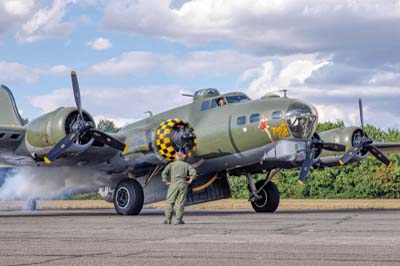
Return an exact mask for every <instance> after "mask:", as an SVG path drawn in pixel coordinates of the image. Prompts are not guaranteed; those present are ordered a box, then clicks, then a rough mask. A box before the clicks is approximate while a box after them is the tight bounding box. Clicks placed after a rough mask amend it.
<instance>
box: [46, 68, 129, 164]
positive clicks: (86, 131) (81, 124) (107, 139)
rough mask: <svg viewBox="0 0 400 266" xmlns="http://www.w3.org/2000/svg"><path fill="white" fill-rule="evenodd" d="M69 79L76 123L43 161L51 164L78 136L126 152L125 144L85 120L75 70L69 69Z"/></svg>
mask: <svg viewBox="0 0 400 266" xmlns="http://www.w3.org/2000/svg"><path fill="white" fill-rule="evenodd" d="M71 81H72V89H73V91H74V98H75V103H76V107H77V109H78V112H79V117H78V121H77V125H76V128H75V130H74V131H73V132H71V133H69V134H68V135H66V136H65V137H64V138H63V139H61V140H60V141H59V142H58V143H57V144H56V145H55V146H54V147H53V148H52V149H51V150H50V152H49V153H48V154H47V155H46V156H45V157H44V162H45V163H47V164H51V163H52V162H54V161H55V160H56V159H57V158H58V157H60V156H61V155H62V154H64V153H65V152H66V151H67V149H68V148H69V147H71V146H72V144H74V142H76V141H77V140H79V138H82V137H83V136H85V137H89V138H93V139H94V140H96V141H97V142H100V143H102V144H105V145H108V146H110V147H112V148H114V149H116V150H120V151H123V152H126V151H127V150H128V146H127V145H125V144H124V143H122V142H121V141H119V140H117V139H115V138H113V137H111V136H110V135H108V134H106V133H104V132H101V131H99V130H96V129H95V128H94V125H93V123H92V122H90V121H85V118H84V116H83V110H82V102H81V93H80V89H79V83H78V78H77V76H76V72H75V71H71Z"/></svg>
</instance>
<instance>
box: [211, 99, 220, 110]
mask: <svg viewBox="0 0 400 266" xmlns="http://www.w3.org/2000/svg"><path fill="white" fill-rule="evenodd" d="M217 106H218V99H212V100H211V108H215V107H217Z"/></svg>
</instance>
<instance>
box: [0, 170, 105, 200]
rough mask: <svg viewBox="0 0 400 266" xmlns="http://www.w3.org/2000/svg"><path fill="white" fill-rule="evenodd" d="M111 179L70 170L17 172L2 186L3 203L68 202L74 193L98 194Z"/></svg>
mask: <svg viewBox="0 0 400 266" xmlns="http://www.w3.org/2000/svg"><path fill="white" fill-rule="evenodd" d="M109 181H110V177H107V176H104V174H103V173H99V172H96V171H94V170H89V169H76V168H70V167H57V168H27V167H24V168H16V169H11V170H9V171H8V173H7V174H6V177H5V179H4V181H3V184H1V186H0V200H27V199H30V198H37V199H42V200H51V199H66V198H68V197H69V196H70V195H72V194H74V193H84V192H93V191H97V190H98V187H99V186H104V185H105V184H108V183H109Z"/></svg>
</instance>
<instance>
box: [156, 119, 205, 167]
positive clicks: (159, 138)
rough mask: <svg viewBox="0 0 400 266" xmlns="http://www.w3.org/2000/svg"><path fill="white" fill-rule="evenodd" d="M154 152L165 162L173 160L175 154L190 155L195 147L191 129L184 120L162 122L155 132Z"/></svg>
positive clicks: (194, 135)
mask: <svg viewBox="0 0 400 266" xmlns="http://www.w3.org/2000/svg"><path fill="white" fill-rule="evenodd" d="M155 144H156V145H155V148H156V151H157V152H158V153H159V154H160V155H161V156H162V157H164V159H166V160H167V161H171V160H174V158H175V154H176V153H177V152H181V153H184V154H190V153H191V152H193V151H194V150H195V148H196V145H197V138H196V133H195V131H194V129H193V127H192V126H191V125H190V124H189V123H188V122H187V121H184V120H181V119H178V118H175V119H169V120H167V121H165V122H162V123H161V124H160V126H159V127H158V128H157V130H156V138H155Z"/></svg>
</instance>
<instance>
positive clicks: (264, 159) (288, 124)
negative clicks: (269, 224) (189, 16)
mask: <svg viewBox="0 0 400 266" xmlns="http://www.w3.org/2000/svg"><path fill="white" fill-rule="evenodd" d="M71 78H72V87H73V92H74V96H75V102H76V107H68V108H64V107H60V108H58V109H56V110H54V111H53V112H50V113H47V114H44V115H42V116H40V117H39V118H37V119H35V120H32V121H31V122H29V123H28V124H27V125H23V123H22V119H21V117H20V115H19V113H18V110H17V107H16V104H15V101H14V97H13V95H12V93H11V91H10V90H9V89H8V88H7V87H6V86H4V85H2V86H1V88H0V164H1V165H7V166H9V167H65V166H68V167H73V168H75V169H80V168H88V169H93V170H95V171H97V172H99V173H102V175H104V176H107V177H109V178H106V179H104V180H107V181H103V184H102V186H101V187H100V189H99V193H100V194H101V195H102V197H103V198H104V199H105V200H108V201H112V202H113V203H114V206H115V210H116V212H117V213H118V214H123V215H137V214H139V213H140V211H141V210H142V207H143V204H144V203H151V202H156V201H161V200H164V199H165V195H166V192H167V186H165V185H164V184H163V183H162V181H161V171H162V170H163V169H164V167H165V166H166V165H167V164H168V163H169V162H171V161H172V160H174V156H175V154H176V153H177V152H180V153H183V154H185V155H186V160H187V161H188V162H189V163H190V164H192V166H193V167H195V169H196V170H197V173H198V177H197V178H196V180H195V182H194V183H193V184H192V185H191V187H190V189H189V192H188V195H187V203H188V204H196V203H201V202H206V201H211V200H217V199H222V198H228V197H230V196H231V192H230V186H229V183H228V178H227V177H228V175H246V176H247V180H248V188H249V191H250V201H251V205H252V207H253V208H254V210H255V211H256V212H274V211H275V210H276V209H277V208H278V205H279V191H278V188H277V187H276V185H275V184H274V183H273V181H272V179H273V177H274V175H275V174H276V173H277V171H279V169H291V168H301V170H300V175H299V182H304V181H305V179H306V177H307V174H308V172H309V170H310V168H311V167H313V166H319V167H330V166H338V165H340V164H347V163H353V162H358V161H361V160H362V159H364V158H365V157H366V156H367V155H368V154H369V153H370V154H372V155H374V156H375V157H376V158H377V159H379V160H380V161H382V162H383V163H384V164H386V165H388V166H390V165H391V162H390V161H389V159H388V158H387V157H386V156H385V155H384V154H383V153H382V151H384V152H398V151H399V150H400V143H373V141H372V140H371V139H370V138H369V137H368V136H367V134H366V133H365V131H364V129H363V124H364V122H363V115H362V104H361V100H360V115H361V127H346V128H343V129H334V130H329V131H326V132H322V133H319V134H317V133H316V126H317V122H318V114H317V110H316V109H315V107H314V106H312V105H311V104H308V103H305V102H303V101H300V100H296V99H291V98H289V97H287V95H286V92H285V93H284V95H283V96H282V97H281V96H279V95H276V94H271V93H270V94H266V95H265V96H264V97H262V98H260V99H256V100H251V99H250V98H249V97H247V96H246V95H245V94H243V93H241V92H231V93H226V94H220V93H219V91H218V90H217V89H202V90H199V91H196V92H195V93H194V94H193V95H191V94H184V96H188V97H192V98H193V102H192V103H190V104H187V105H185V106H181V107H178V108H175V109H172V110H169V111H166V112H163V113H161V114H158V115H154V116H153V115H151V113H150V116H149V117H148V118H146V119H143V120H141V121H138V122H135V123H132V124H130V125H128V126H126V127H124V128H122V129H121V130H120V131H119V132H118V133H117V134H106V133H104V132H101V131H99V130H97V129H96V126H95V122H94V120H93V118H92V116H91V115H90V114H89V113H88V112H87V111H85V110H83V109H82V103H81V98H80V90H79V85H78V80H77V76H76V73H75V72H74V71H72V72H71ZM260 173H261V174H264V175H265V179H263V180H260V181H258V182H255V181H254V175H255V174H260Z"/></svg>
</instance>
